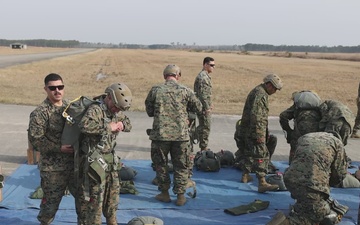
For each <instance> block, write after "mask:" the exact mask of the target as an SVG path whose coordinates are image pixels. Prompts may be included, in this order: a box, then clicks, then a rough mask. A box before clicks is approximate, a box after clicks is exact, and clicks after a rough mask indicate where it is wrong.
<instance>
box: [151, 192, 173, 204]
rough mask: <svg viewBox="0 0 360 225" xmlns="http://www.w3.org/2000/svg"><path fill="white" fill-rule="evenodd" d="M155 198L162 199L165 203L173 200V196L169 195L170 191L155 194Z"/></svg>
mask: <svg viewBox="0 0 360 225" xmlns="http://www.w3.org/2000/svg"><path fill="white" fill-rule="evenodd" d="M155 199H156V200H158V201H160V202H165V203H169V202H171V198H170V195H169V192H167V191H166V192H161V193H160V194H158V195H156V196H155Z"/></svg>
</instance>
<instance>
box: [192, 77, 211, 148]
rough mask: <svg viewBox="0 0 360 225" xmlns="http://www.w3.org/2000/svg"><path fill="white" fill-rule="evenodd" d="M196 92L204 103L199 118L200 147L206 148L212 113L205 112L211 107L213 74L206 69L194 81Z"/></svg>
mask: <svg viewBox="0 0 360 225" xmlns="http://www.w3.org/2000/svg"><path fill="white" fill-rule="evenodd" d="M194 92H195V94H196V96H197V97H198V98H199V100H200V102H201V104H202V105H203V108H202V113H199V114H198V118H199V127H198V132H199V147H200V149H206V148H207V147H208V143H209V135H210V127H211V113H207V114H204V112H206V110H209V109H211V107H212V103H211V94H212V84H211V76H210V74H208V73H207V72H206V71H205V70H202V71H201V72H200V73H199V74H198V75H197V77H196V79H195V83H194Z"/></svg>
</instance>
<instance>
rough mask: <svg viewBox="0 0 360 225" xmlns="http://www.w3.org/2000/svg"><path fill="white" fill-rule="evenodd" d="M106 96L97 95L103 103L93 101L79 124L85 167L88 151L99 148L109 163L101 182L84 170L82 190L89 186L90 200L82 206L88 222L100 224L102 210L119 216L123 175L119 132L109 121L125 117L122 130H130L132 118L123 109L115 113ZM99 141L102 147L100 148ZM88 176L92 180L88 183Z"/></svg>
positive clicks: (109, 215) (121, 119)
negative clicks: (108, 104) (118, 138)
mask: <svg viewBox="0 0 360 225" xmlns="http://www.w3.org/2000/svg"><path fill="white" fill-rule="evenodd" d="M103 98H104V96H102V97H100V99H98V100H99V101H100V102H101V103H100V104H92V105H90V106H89V108H88V110H87V111H86V113H85V115H84V116H83V117H82V119H81V121H80V122H79V128H80V130H81V132H82V133H83V135H84V137H83V139H82V142H81V149H82V152H81V154H82V157H81V158H82V160H81V161H82V162H83V164H82V167H83V170H84V171H87V170H88V168H87V167H88V165H87V164H86V163H84V162H86V161H87V157H88V155H89V153H88V152H89V151H90V152H94V151H96V152H98V153H99V154H101V155H102V156H103V158H104V160H105V161H106V163H107V164H108V169H107V170H106V177H105V180H104V181H103V182H102V183H99V182H97V181H96V180H94V179H91V178H89V176H88V175H87V173H84V171H83V172H82V176H81V190H82V193H84V191H85V192H86V191H87V189H89V195H90V196H89V197H90V200H89V201H86V205H83V207H85V208H86V209H83V210H85V211H86V216H87V217H86V222H87V224H89V225H100V224H101V214H102V213H103V214H104V216H105V218H106V219H107V220H108V219H109V220H110V219H111V218H116V210H117V208H118V204H119V195H120V178H119V174H118V169H117V168H118V158H117V156H116V154H115V151H114V147H115V145H116V136H117V134H118V133H112V132H111V129H110V127H109V125H108V124H109V123H110V122H119V121H122V122H123V124H124V130H123V131H125V132H129V131H130V130H131V128H132V126H131V124H130V120H129V118H128V117H127V116H126V115H125V114H123V113H122V112H121V111H120V112H119V113H117V114H116V115H114V114H112V113H111V112H110V110H108V109H107V106H106V104H105V103H104V102H103ZM99 145H101V146H103V147H102V148H101V147H99ZM80 173H81V172H80ZM86 179H88V181H89V182H88V185H87V181H86ZM87 186H88V187H87ZM82 198H84V196H82Z"/></svg>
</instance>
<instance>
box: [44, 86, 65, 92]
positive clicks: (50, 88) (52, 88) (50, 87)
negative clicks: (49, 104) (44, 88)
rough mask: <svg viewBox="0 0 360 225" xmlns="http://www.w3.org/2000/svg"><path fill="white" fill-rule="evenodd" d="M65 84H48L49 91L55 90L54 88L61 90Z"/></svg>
mask: <svg viewBox="0 0 360 225" xmlns="http://www.w3.org/2000/svg"><path fill="white" fill-rule="evenodd" d="M64 87H65V85H58V86H48V88H49V90H50V91H55V90H56V88H57V89H58V90H59V91H61V90H62V89H64Z"/></svg>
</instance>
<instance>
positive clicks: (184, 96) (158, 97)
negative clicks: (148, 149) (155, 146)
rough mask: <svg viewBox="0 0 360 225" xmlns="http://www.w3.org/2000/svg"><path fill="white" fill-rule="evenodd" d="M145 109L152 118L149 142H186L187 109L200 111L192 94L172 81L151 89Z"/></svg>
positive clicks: (187, 136)
mask: <svg viewBox="0 0 360 225" xmlns="http://www.w3.org/2000/svg"><path fill="white" fill-rule="evenodd" d="M145 107H146V112H147V114H148V116H150V117H154V121H153V127H152V130H151V132H150V135H149V137H150V140H158V141H188V140H189V129H188V112H187V109H188V110H190V111H192V112H196V113H199V112H201V109H202V105H201V102H200V101H199V99H197V98H196V96H195V94H194V92H193V91H192V90H191V89H190V88H187V87H185V86H183V85H181V84H178V83H177V82H176V81H173V80H168V81H166V82H165V84H161V85H156V86H154V87H152V89H151V90H150V92H149V94H148V96H147V98H146V100H145Z"/></svg>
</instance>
